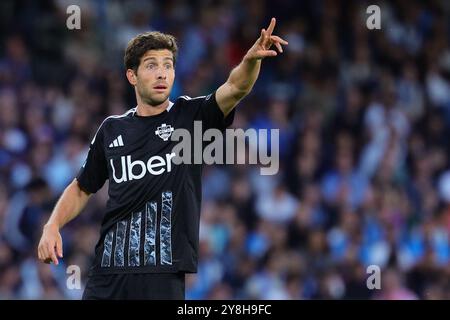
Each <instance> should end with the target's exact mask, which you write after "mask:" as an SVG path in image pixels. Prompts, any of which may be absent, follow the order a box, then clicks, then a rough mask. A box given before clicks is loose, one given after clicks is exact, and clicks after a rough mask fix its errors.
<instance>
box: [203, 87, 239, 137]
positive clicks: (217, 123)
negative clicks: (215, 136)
mask: <svg viewBox="0 0 450 320" xmlns="http://www.w3.org/2000/svg"><path fill="white" fill-rule="evenodd" d="M195 100H197V103H199V106H198V107H199V110H198V113H197V115H196V119H195V120H201V121H202V122H203V123H202V125H203V128H204V129H205V130H206V129H211V128H215V129H219V130H221V131H223V130H225V129H226V128H228V127H229V126H230V125H231V124H232V123H233V120H234V109H233V110H231V112H230V113H229V114H228V115H227V116H226V117H225V116H224V114H223V112H222V110H221V109H220V107H219V105H218V104H217V100H216V92H215V91H214V92H213V93H211V94H209V95H207V96H205V97H202V98H197V99H195Z"/></svg>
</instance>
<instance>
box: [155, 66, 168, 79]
mask: <svg viewBox="0 0 450 320" xmlns="http://www.w3.org/2000/svg"><path fill="white" fill-rule="evenodd" d="M156 77H157V78H158V79H166V78H167V75H166V73H165V72H164V70H163V69H162V68H159V69H158V73H157V74H156Z"/></svg>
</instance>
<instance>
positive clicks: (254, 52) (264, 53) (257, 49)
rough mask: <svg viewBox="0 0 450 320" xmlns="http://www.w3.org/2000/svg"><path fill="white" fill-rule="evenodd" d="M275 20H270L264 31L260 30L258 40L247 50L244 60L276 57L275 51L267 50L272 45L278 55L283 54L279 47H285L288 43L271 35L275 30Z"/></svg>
mask: <svg viewBox="0 0 450 320" xmlns="http://www.w3.org/2000/svg"><path fill="white" fill-rule="evenodd" d="M276 22H277V20H276V19H275V18H272V20H271V21H270V25H269V27H268V28H267V30H265V29H261V36H260V37H259V39H258V40H256V42H255V44H254V45H253V46H252V47H251V48H250V49H249V50H248V52H247V54H246V55H245V58H244V59H249V60H254V59H256V60H259V59H262V58H265V57H274V56H276V55H277V52H276V51H275V50H269V49H270V47H271V46H272V45H273V44H274V45H275V47H277V49H278V51H279V52H280V53H282V52H283V48H282V47H281V45H282V44H283V45H287V44H288V42H287V41H286V40H283V39H281V38H280V37H278V36H275V35H272V32H273V29H274V28H275V24H276Z"/></svg>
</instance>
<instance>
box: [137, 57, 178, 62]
mask: <svg viewBox="0 0 450 320" xmlns="http://www.w3.org/2000/svg"><path fill="white" fill-rule="evenodd" d="M147 60H156V58H155V57H147V58H144V60H142V62H144V61H147ZM163 60H170V61H173V58H172V57H164V58H163Z"/></svg>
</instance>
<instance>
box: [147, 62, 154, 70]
mask: <svg viewBox="0 0 450 320" xmlns="http://www.w3.org/2000/svg"><path fill="white" fill-rule="evenodd" d="M154 68H155V64H153V63H149V64H148V65H147V69H154Z"/></svg>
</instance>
